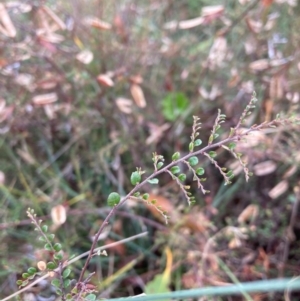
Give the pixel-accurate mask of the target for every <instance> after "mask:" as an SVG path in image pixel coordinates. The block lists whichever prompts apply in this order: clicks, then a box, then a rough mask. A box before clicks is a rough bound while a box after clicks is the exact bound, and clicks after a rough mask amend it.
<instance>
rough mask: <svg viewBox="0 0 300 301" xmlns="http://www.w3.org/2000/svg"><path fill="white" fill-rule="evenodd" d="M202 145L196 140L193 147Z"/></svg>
mask: <svg viewBox="0 0 300 301" xmlns="http://www.w3.org/2000/svg"><path fill="white" fill-rule="evenodd" d="M201 144H202V140H201V139H196V140H195V143H194V145H195V146H200V145H201Z"/></svg>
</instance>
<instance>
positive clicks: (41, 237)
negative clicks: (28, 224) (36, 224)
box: [39, 236, 47, 242]
mask: <svg viewBox="0 0 300 301" xmlns="http://www.w3.org/2000/svg"><path fill="white" fill-rule="evenodd" d="M39 240H40V241H43V242H46V241H47V240H46V238H45V237H44V236H40V237H39Z"/></svg>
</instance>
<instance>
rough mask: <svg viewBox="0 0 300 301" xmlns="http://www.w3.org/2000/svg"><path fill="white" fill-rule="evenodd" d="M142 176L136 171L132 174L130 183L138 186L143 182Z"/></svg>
mask: <svg viewBox="0 0 300 301" xmlns="http://www.w3.org/2000/svg"><path fill="white" fill-rule="evenodd" d="M141 178H142V177H141V175H140V174H139V172H137V171H134V172H133V173H132V174H131V177H130V182H131V184H132V185H137V184H139V183H140V182H141Z"/></svg>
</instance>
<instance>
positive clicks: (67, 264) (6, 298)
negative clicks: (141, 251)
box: [0, 232, 148, 301]
mask: <svg viewBox="0 0 300 301" xmlns="http://www.w3.org/2000/svg"><path fill="white" fill-rule="evenodd" d="M147 234H148V232H142V233H140V234H137V235H134V236H131V237H128V238H124V239H121V240H119V241H116V242H113V243H111V244H108V245H106V246H102V247H98V248H96V249H95V250H94V253H95V252H98V251H103V250H106V249H109V248H113V247H115V246H118V245H119V244H122V243H126V242H129V241H132V240H135V239H138V238H140V237H144V236H146V235H147ZM89 253H90V251H87V252H85V253H82V254H80V255H78V256H76V257H75V258H72V259H71V260H69V261H67V262H66V263H64V267H67V266H69V265H71V264H72V263H74V262H76V261H78V260H79V259H81V258H83V257H85V256H88V255H89ZM58 271H59V268H56V269H55V270H54V272H58ZM48 277H50V275H49V273H47V274H45V275H43V276H41V277H40V278H38V279H36V280H34V281H32V282H31V283H29V284H28V285H26V287H24V288H22V289H20V290H18V291H17V292H15V293H13V294H11V295H9V296H7V297H5V298H4V299H1V300H0V301H7V300H10V299H12V298H13V297H16V296H18V295H20V294H22V293H24V292H26V291H27V290H28V289H30V288H31V287H33V286H35V285H36V284H38V283H40V282H41V281H43V280H44V279H47V278H48Z"/></svg>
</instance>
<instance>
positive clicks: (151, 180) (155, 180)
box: [148, 178, 159, 184]
mask: <svg viewBox="0 0 300 301" xmlns="http://www.w3.org/2000/svg"><path fill="white" fill-rule="evenodd" d="M158 182H159V181H158V179H156V178H154V179H150V180H148V183H150V184H158Z"/></svg>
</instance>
